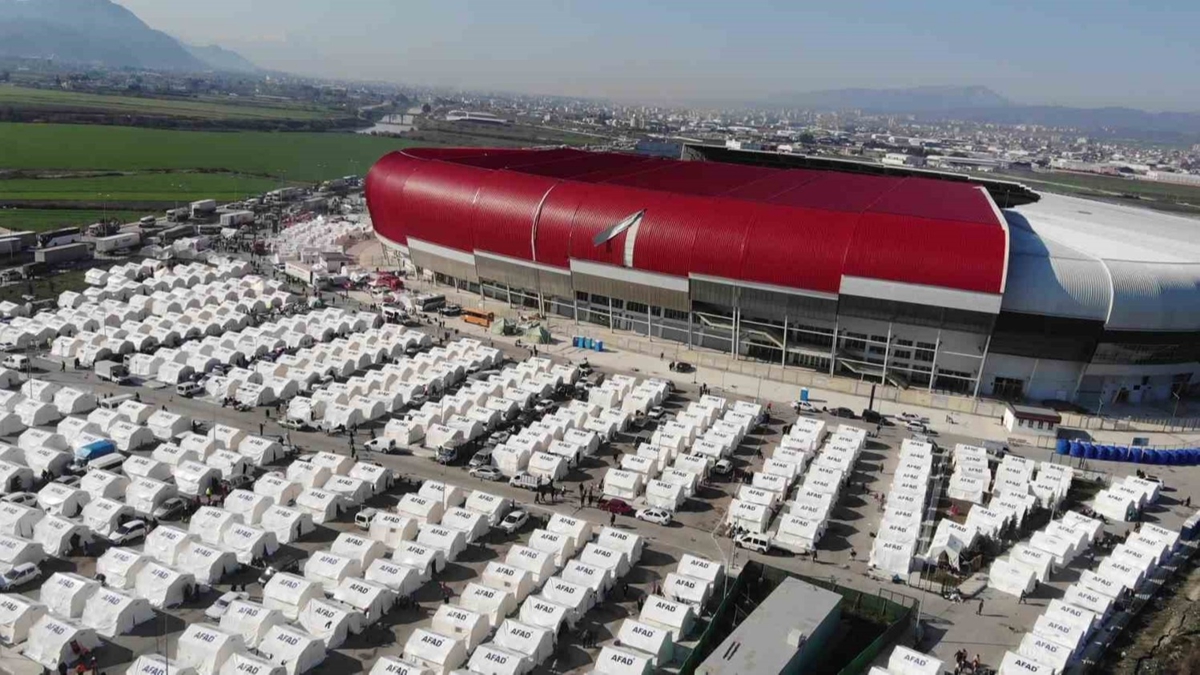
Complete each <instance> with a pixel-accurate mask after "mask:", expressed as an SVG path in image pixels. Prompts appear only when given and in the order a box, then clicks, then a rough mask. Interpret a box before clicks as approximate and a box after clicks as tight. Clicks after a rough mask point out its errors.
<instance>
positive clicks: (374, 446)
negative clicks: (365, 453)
mask: <svg viewBox="0 0 1200 675" xmlns="http://www.w3.org/2000/svg"><path fill="white" fill-rule="evenodd" d="M363 449H364V450H372V451H374V452H382V453H384V454H388V453H391V452H393V451H395V449H396V440H395V439H393V438H384V437H382V436H380V437H379V438H372V439H371V440H369V441H367V442H366V443H363Z"/></svg>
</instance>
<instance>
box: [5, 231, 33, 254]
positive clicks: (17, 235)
mask: <svg viewBox="0 0 1200 675" xmlns="http://www.w3.org/2000/svg"><path fill="white" fill-rule="evenodd" d="M37 243H38V239H37V233H36V232H11V233H9V234H6V235H4V236H3V237H0V253H3V254H5V255H9V254H12V253H20V252H21V251H24V250H25V249H30V248H33V247H35V246H37Z"/></svg>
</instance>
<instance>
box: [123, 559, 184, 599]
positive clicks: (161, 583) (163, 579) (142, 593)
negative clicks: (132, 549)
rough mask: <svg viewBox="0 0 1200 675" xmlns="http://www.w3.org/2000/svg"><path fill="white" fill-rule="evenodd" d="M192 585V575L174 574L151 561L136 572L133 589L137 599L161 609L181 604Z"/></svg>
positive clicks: (172, 571)
mask: <svg viewBox="0 0 1200 675" xmlns="http://www.w3.org/2000/svg"><path fill="white" fill-rule="evenodd" d="M194 585H195V579H194V578H193V577H192V575H190V574H183V573H180V572H176V571H175V570H173V569H171V568H169V567H164V566H163V565H161V564H159V563H158V562H156V561H153V560H151V561H149V562H147V563H146V564H145V565H144V566H143V567H142V569H141V570H139V571H138V573H137V576H136V577H135V580H134V584H133V588H134V591H135V593H136V595H138V597H142V598H146V599H147V600H149V601H150V604H151V605H153V606H155V607H157V608H159V609H162V608H166V607H175V606H177V605H180V604H182V603H183V599H184V597H185V596H186V590H187V589H188V588H189V587H191V586H194Z"/></svg>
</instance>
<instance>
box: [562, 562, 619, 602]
mask: <svg viewBox="0 0 1200 675" xmlns="http://www.w3.org/2000/svg"><path fill="white" fill-rule="evenodd" d="M560 576H562V578H563V579H565V580H567V581H570V582H571V583H575V584H581V585H584V586H587V587H588V588H591V589H592V592H594V593H595V594H596V598H597V600H600V599H602V598H603V597H604V594H605V593H607V592H608V589H610V588H612V585H613V583H614V580H615V574H614V571H613V570H610V569H609V568H607V567H601V566H599V565H589V564H587V563H584V562H580V561H578V560H572V561H570V562H568V563H567V565H566V567H564V568H563V570H562V574H561V575H560Z"/></svg>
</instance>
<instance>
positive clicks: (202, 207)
mask: <svg viewBox="0 0 1200 675" xmlns="http://www.w3.org/2000/svg"><path fill="white" fill-rule="evenodd" d="M216 212H217V200H215V199H201V200H199V201H195V202H192V203H191V208H190V210H189V211H188V214H189V215H191V217H192V219H194V220H197V219H200V218H206V217H208V216H211V215H212V214H214V213H216Z"/></svg>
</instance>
